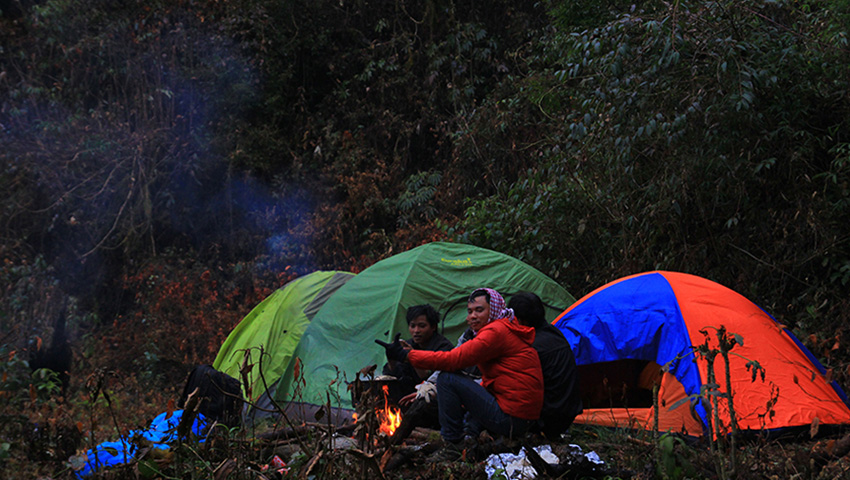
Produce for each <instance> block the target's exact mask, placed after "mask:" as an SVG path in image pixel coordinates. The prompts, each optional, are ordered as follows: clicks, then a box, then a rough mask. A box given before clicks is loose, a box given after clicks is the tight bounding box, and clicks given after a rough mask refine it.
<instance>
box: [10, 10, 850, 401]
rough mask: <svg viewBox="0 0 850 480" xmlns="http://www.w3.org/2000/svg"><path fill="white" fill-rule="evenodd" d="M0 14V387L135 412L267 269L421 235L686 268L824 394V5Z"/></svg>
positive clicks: (841, 171)
mask: <svg viewBox="0 0 850 480" xmlns="http://www.w3.org/2000/svg"><path fill="white" fill-rule="evenodd" d="M0 9H2V19H0V192H2V193H0V194H2V204H0V260H1V261H2V263H0V355H2V361H0V365H1V366H2V369H3V372H6V374H5V376H4V378H3V389H2V390H3V391H5V392H14V391H16V390H15V389H16V388H19V389H25V387H26V385H27V384H29V382H30V379H29V378H27V377H16V376H15V375H13V374H12V373H11V372H15V371H16V370H14V367H16V366H20V365H21V364H20V363H18V362H22V361H27V362H35V361H37V360H40V359H41V358H40V357H43V356H44V355H46V354H45V353H44V352H65V353H63V354H62V355H65V356H66V357H67V355H68V353H67V352H68V351H70V352H72V353H71V354H70V355H71V356H70V358H71V360H70V362H71V363H70V365H71V368H70V369H69V370H70V371H71V379H70V383H69V386H68V388H69V389H70V391H71V392H73V391H84V389H85V388H91V383H90V382H91V381H92V375H93V372H101V373H100V374H101V375H103V372H106V371H108V372H110V375H113V376H114V378H121V379H122V380H121V381H122V382H123V383H121V385H122V387H121V388H125V389H129V391H131V392H135V397H132V398H134V402H137V403H138V404H140V405H139V406H138V408H142V406H141V405H149V406H150V409H151V411H161V410H157V409H158V408H161V403H162V402H163V401H165V399H166V398H169V397H170V396H173V392H174V391H175V389H179V388H181V387H182V382H183V380H184V378H185V375H186V374H187V373H188V372H189V370H190V369H191V367H192V366H194V365H197V364H201V363H211V362H212V360H213V358H214V355H215V353H216V352H217V350H218V347H219V346H220V344H221V342H222V341H223V340H224V338H225V337H226V335H227V334H228V333H229V331H230V330H231V329H232V328H233V327H234V326H235V325H236V323H237V322H238V321H239V320H240V319H241V318H242V316H244V315H245V314H246V313H247V312H248V311H250V309H251V308H252V307H253V306H255V305H256V304H257V303H258V302H259V301H260V300H262V299H263V298H264V297H265V296H266V295H268V294H269V293H270V292H271V291H273V290H274V289H275V288H278V287H280V286H281V285H283V284H284V283H285V282H286V281H288V280H290V279H292V278H295V277H296V276H298V275H302V274H305V273H309V272H311V271H314V270H317V269H340V270H348V271H352V272H358V271H360V270H362V269H363V268H365V267H367V266H369V265H371V264H372V263H374V262H375V261H377V260H380V259H382V258H386V257H387V256H390V255H393V254H395V253H399V252H402V251H405V250H407V249H409V248H412V247H414V246H417V245H420V244H422V243H425V242H428V241H433V240H438V239H443V240H452V241H458V242H468V243H472V244H475V245H478V246H482V247H487V248H491V249H494V250H498V251H500V252H504V253H507V254H510V255H512V256H515V257H517V258H519V259H521V260H523V261H525V262H527V263H529V264H531V265H533V266H534V267H536V268H538V269H540V270H541V271H543V272H544V273H546V274H548V275H549V276H551V277H552V278H554V279H555V280H556V281H558V282H559V283H561V284H562V285H563V286H564V287H565V288H566V289H567V290H568V291H570V292H571V293H572V294H573V295H574V296H576V297H577V298H578V297H580V296H582V295H584V294H586V293H588V292H590V291H591V290H593V289H595V288H596V287H598V286H601V285H602V284H604V283H606V282H608V281H611V280H614V279H616V278H619V277H622V276H625V275H629V274H633V273H639V272H643V271H648V270H654V269H663V270H676V271H682V272H688V273H693V274H696V275H700V276H703V277H706V278H709V279H711V280H714V281H716V282H719V283H721V284H723V285H725V286H728V287H730V288H732V289H735V290H737V291H738V292H740V293H742V294H743V295H744V296H746V297H747V298H749V299H750V300H752V301H754V302H756V303H757V304H759V305H760V306H761V307H762V308H764V309H765V310H767V311H768V312H770V313H771V314H772V315H774V316H775V317H776V318H777V320H778V321H780V322H782V323H784V324H786V325H788V326H789V327H790V328H791V329H792V330H793V331H794V332H795V333H796V334H797V335H798V336H799V337H800V338H801V339H802V340H803V342H804V343H805V344H806V345H807V346H808V347H809V348H810V349H811V350H812V351H813V352H814V353H815V355H816V356H817V357H819V358H820V360H821V361H822V362H823V363H824V364H825V366H827V367H828V368H830V369H831V370H832V372H833V373H832V374H833V376H834V378H836V379H837V380H839V383H841V384H842V385H843V386H845V387H847V386H848V382H847V380H848V375H850V372H848V369H850V354H848V350H847V348H846V347H845V346H844V341H845V339H847V335H848V325H850V300H848V288H850V287H849V286H848V283H850V184H848V182H849V181H850V91H848V87H850V45H848V37H847V32H848V27H850V2H848V1H847V0H813V1H806V0H800V1H791V0H770V1H768V0H745V1H707V2H706V1H690V0H682V1H675V2H666V1H647V2H638V3H632V2H622V1H618V0H571V1H563V0H545V1H541V2H515V1H503V0H491V1H487V2H484V1H475V0H470V1H464V0H378V1H366V0H333V1H325V0H310V1H301V0H286V1H284V0H229V1H222V0H167V1H166V0H147V1H136V0H130V1H115V0H75V1H71V0H42V1H31V0H27V1H24V0H3V1H2V2H0ZM51 349H52V350H51ZM99 378H102V377H99ZM110 378H112V377H110ZM15 382H17V383H15ZM86 382H89V383H86ZM115 388H116V389H117V388H119V387H115ZM134 388H135V390H133V389H134ZM75 389H76V390H75ZM36 393H38V392H36ZM69 394H70V393H69ZM33 395H34V394H29V395H23V396H22V398H19V397H18V396H15V395H14V394H12V393H7V394H6V395H5V396H4V398H5V399H6V400H8V401H10V402H11V401H13V400H9V399H15V400H14V401H21V402H26V401H28V400H31V399H34V398H35V397H33ZM51 415H53V416H54V417H55V416H56V413H55V412H53V413H51Z"/></svg>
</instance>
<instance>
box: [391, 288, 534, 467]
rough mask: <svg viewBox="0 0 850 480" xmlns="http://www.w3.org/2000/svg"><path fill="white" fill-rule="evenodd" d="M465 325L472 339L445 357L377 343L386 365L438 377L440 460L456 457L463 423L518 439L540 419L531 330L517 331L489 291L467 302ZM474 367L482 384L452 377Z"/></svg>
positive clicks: (477, 292)
mask: <svg viewBox="0 0 850 480" xmlns="http://www.w3.org/2000/svg"><path fill="white" fill-rule="evenodd" d="M466 321H467V323H468V324H469V326H470V327H471V328H472V330H473V331H475V336H474V337H473V338H472V339H470V340H468V341H466V342H464V343H463V344H461V345H460V346H458V347H456V348H454V349H453V350H450V351H448V352H428V351H424V350H410V349H405V348H404V347H403V346H402V344H401V342H399V341H398V339H396V341H395V342H393V343H391V344H388V343H385V342H382V341H380V340H376V342H377V343H378V344H380V345H381V346H383V347H384V348H385V349H386V351H387V358H388V359H390V360H397V361H408V362H410V364H411V365H413V366H414V367H416V368H425V369H431V370H440V371H441V372H442V373H441V374H440V376H439V378H438V379H437V392H438V394H437V402H438V407H439V416H440V434H441V436H442V437H443V440H444V441H445V442H446V448H445V449H444V455H443V457H444V459H450V458H451V457H452V456H454V458H459V457H460V454H461V452H462V443H463V438H464V418H466V419H467V421H468V423H471V424H474V425H478V426H481V427H483V428H485V429H487V430H488V431H489V432H491V433H494V434H498V435H505V436H508V437H517V436H519V435H522V434H523V433H525V432H526V431H527V430H528V428H529V427H530V426H531V425H532V423H534V421H535V420H537V419H538V417H539V416H540V409H541V408H542V406H543V374H542V371H541V369H540V360H539V358H538V356H537V352H536V351H535V350H534V348H532V346H531V345H532V343H533V342H534V329H533V328H531V327H527V326H524V325H521V324H520V323H519V322H518V321H517V320H516V318H515V317H514V315H513V312H512V311H511V310H509V309H507V308H505V300H504V299H503V298H502V296H501V295H500V294H499V292H497V291H495V290H493V289H490V288H481V289H478V290H475V291H474V292H472V294H471V295H470V296H469V300H468V301H467V315H466ZM472 365H477V366H478V368H479V369H480V370H481V375H482V377H481V379H482V382H481V384H479V383H477V382H476V381H474V380H472V379H470V378H469V377H466V376H464V375H460V374H456V373H451V372H454V371H457V370H460V369H462V368H465V367H469V366H472ZM475 430H476V429H474V428H473V429H472V431H473V432H474V431H475Z"/></svg>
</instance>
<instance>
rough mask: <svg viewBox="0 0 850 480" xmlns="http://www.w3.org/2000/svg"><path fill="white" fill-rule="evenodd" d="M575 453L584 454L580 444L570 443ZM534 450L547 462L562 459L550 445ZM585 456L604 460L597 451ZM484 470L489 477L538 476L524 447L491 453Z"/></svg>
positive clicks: (516, 478)
mask: <svg viewBox="0 0 850 480" xmlns="http://www.w3.org/2000/svg"><path fill="white" fill-rule="evenodd" d="M570 448H571V449H572V450H573V451H574V453H577V454H582V451H581V447H579V446H578V445H573V444H571V445H570ZM534 451H535V452H537V454H538V455H540V458H542V459H543V460H544V461H545V462H547V463H550V464H553V465H556V464H558V462H559V461H560V460H559V459H558V456H557V455H555V454H554V453H552V447H551V446H550V445H540V446H538V447H534ZM583 455H584V457H585V458H587V459H588V460H589V461H591V462H593V463H596V464H603V463H604V462H603V461H602V460H601V459H600V458H599V455H598V454H597V453H596V452H588V453H584V454H583ZM484 471H485V472H487V478H490V479H492V478H494V476H496V475H497V474H498V475H499V478H507V479H508V480H530V479H532V478H536V477H537V471H536V470H535V469H534V467H532V466H531V461H529V460H528V456H527V455H526V453H525V447H523V448H522V449H521V450H520V451H519V453H517V454H513V453H502V454H499V455H490V456H489V457H487V461H486V462H485V464H484Z"/></svg>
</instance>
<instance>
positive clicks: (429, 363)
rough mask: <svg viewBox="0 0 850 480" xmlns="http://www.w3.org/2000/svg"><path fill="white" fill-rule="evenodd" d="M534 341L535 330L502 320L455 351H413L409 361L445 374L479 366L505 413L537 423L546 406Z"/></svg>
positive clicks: (490, 324)
mask: <svg viewBox="0 0 850 480" xmlns="http://www.w3.org/2000/svg"><path fill="white" fill-rule="evenodd" d="M533 341H534V329H533V328H531V327H526V326H523V325H520V324H519V322H517V321H516V320H514V321H510V320H509V319H507V318H502V319H499V320H495V321H493V322H490V323H488V324H487V325H485V326H484V327H482V328H481V330H479V331H478V333H477V334H476V335H475V338H473V339H472V340H469V341H466V342H464V343H463V344H461V345H460V346H459V347H457V348H455V349H453V350H450V351H448V352H427V351H424V350H411V351H410V353H409V354H408V356H407V360H408V361H409V362H410V363H411V365H413V366H414V367H416V368H425V369H430V370H442V371H444V372H452V371H455V370H460V369H461V368H465V367H470V366H472V365H478V368H479V369H480V370H481V374H482V380H483V384H484V387H485V388H486V389H487V390H488V391H490V393H492V394H493V396H494V397H496V402H498V404H499V407H500V408H501V409H502V411H503V412H505V413H507V414H508V415H511V416H513V417H517V418H522V419H525V420H537V418H539V417H540V409H541V408H542V406H543V373H542V371H541V369H540V359H539V358H538V356H537V352H536V351H535V350H534V348H532V346H531V344H532V342H533ZM437 394H438V395H439V392H437Z"/></svg>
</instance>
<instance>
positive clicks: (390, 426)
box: [378, 385, 401, 436]
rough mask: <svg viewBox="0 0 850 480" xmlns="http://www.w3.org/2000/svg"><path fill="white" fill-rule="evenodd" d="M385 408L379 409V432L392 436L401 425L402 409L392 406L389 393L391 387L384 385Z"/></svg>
mask: <svg viewBox="0 0 850 480" xmlns="http://www.w3.org/2000/svg"><path fill="white" fill-rule="evenodd" d="M383 388H384V409H383V410H378V419H379V420H380V421H381V426H380V428H379V429H378V431H379V432H381V433H383V434H384V435H387V436H391V435H392V434H393V433H395V431H396V429H397V428H398V427H399V425H401V410H400V409H399V408H398V407H396V406H390V405H389V400H388V398H387V395H388V394H389V388H388V387H387V386H386V385H384V386H383Z"/></svg>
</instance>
